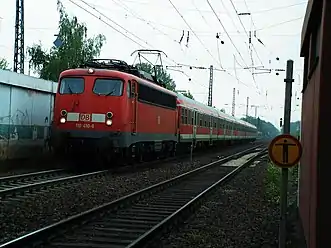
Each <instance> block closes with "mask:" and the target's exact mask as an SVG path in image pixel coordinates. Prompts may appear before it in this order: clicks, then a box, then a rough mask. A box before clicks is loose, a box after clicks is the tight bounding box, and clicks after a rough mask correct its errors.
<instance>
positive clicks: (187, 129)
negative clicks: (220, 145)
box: [177, 94, 257, 144]
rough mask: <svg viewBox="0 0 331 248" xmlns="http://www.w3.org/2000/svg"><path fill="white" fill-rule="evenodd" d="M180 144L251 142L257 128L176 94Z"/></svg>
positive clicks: (254, 137)
mask: <svg viewBox="0 0 331 248" xmlns="http://www.w3.org/2000/svg"><path fill="white" fill-rule="evenodd" d="M177 106H178V112H179V140H180V142H190V143H191V142H192V140H194V141H195V142H208V143H209V144H213V143H214V142H217V141H227V142H229V141H230V142H231V143H234V142H242V141H253V140H255V139H256V136H257V128H256V127H255V126H254V125H252V124H250V123H248V122H245V121H243V120H240V119H237V118H235V117H232V116H229V115H227V114H225V113H223V112H222V111H220V110H218V109H216V108H213V107H209V106H207V105H205V104H202V103H200V102H197V101H195V100H192V99H190V98H188V97H185V96H184V95H182V94H178V105H177Z"/></svg>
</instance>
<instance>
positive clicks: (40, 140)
mask: <svg viewBox="0 0 331 248" xmlns="http://www.w3.org/2000/svg"><path fill="white" fill-rule="evenodd" d="M56 89H57V83H55V82H51V81H46V80H42V79H38V78H34V77H30V76H27V75H22V74H17V73H14V72H11V71H5V70H0V160H5V159H12V158H26V157H30V156H34V155H37V154H39V153H40V152H42V151H43V148H44V144H45V139H46V137H47V135H48V130H49V125H50V123H51V120H52V110H53V103H54V96H55V92H56Z"/></svg>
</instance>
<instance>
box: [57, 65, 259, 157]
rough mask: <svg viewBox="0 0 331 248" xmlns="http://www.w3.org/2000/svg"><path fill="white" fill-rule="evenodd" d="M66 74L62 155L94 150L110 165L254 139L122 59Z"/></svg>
mask: <svg viewBox="0 0 331 248" xmlns="http://www.w3.org/2000/svg"><path fill="white" fill-rule="evenodd" d="M85 66H86V67H87V68H78V69H70V70H66V71H64V72H62V73H61V74H60V77H59V86H58V91H57V94H56V98H55V106H54V120H53V125H52V132H51V144H52V146H53V148H54V150H55V151H56V152H58V153H62V154H63V153H64V154H65V153H69V152H70V153H71V152H73V153H75V152H80V154H88V152H93V153H94V154H97V157H98V158H100V159H102V160H103V161H104V162H106V163H108V162H110V161H112V160H113V159H117V158H132V157H134V158H135V159H136V160H138V161H141V160H142V159H145V158H146V157H150V158H153V157H155V156H160V155H161V154H162V155H165V156H172V155H174V154H175V153H176V148H178V147H184V148H185V147H190V145H191V144H192V142H193V143H194V144H195V145H199V144H203V143H207V144H208V145H209V144H210V145H212V144H213V143H215V142H243V141H252V140H255V139H256V136H257V129H256V127H255V126H253V125H251V124H249V123H246V122H244V121H242V120H238V119H235V118H233V117H229V116H228V115H225V114H224V113H222V112H221V111H219V110H217V109H215V108H212V107H208V106H206V105H204V104H202V103H199V102H197V101H194V100H191V99H189V98H187V97H185V96H183V95H181V94H177V93H174V92H172V91H169V90H167V89H165V88H164V87H162V85H160V83H159V82H158V81H157V80H156V78H155V77H154V76H151V75H149V74H147V73H145V72H143V71H139V70H138V69H137V68H136V67H134V66H129V65H128V64H126V63H125V62H123V61H120V60H113V59H110V60H92V61H91V62H89V63H86V65H85Z"/></svg>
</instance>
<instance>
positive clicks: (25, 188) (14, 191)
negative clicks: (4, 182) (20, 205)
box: [0, 170, 109, 198]
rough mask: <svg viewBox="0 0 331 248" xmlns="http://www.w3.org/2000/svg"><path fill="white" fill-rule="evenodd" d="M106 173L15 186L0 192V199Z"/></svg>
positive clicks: (93, 173)
mask: <svg viewBox="0 0 331 248" xmlns="http://www.w3.org/2000/svg"><path fill="white" fill-rule="evenodd" d="M107 172H109V170H102V171H96V172H90V173H84V174H80V175H74V176H64V177H61V178H56V179H51V180H46V181H41V182H37V183H32V184H26V185H20V186H17V187H10V188H7V189H3V190H0V198H6V197H10V196H15V195H16V194H19V193H25V192H31V191H33V190H36V189H38V188H39V189H43V188H45V187H46V186H50V185H56V184H58V183H64V182H69V181H72V180H73V181H76V180H82V179H88V178H90V177H93V176H101V175H103V174H105V173H107Z"/></svg>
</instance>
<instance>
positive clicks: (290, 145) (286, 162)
mask: <svg viewBox="0 0 331 248" xmlns="http://www.w3.org/2000/svg"><path fill="white" fill-rule="evenodd" d="M284 82H285V83H286V85H285V106H284V119H283V121H284V126H283V135H280V136H278V137H276V138H275V139H273V140H272V141H271V143H270V145H269V157H270V160H271V161H272V162H273V163H274V164H275V165H277V166H279V167H281V168H282V176H281V189H280V225H279V248H285V247H286V211H287V186H288V168H290V167H292V166H295V165H296V164H297V163H298V162H299V160H300V158H301V154H302V147H301V144H300V142H299V141H298V140H297V139H296V138H295V137H293V136H291V135H290V123H291V98H292V83H293V82H294V79H293V60H288V61H287V65H286V78H285V79H284Z"/></svg>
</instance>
